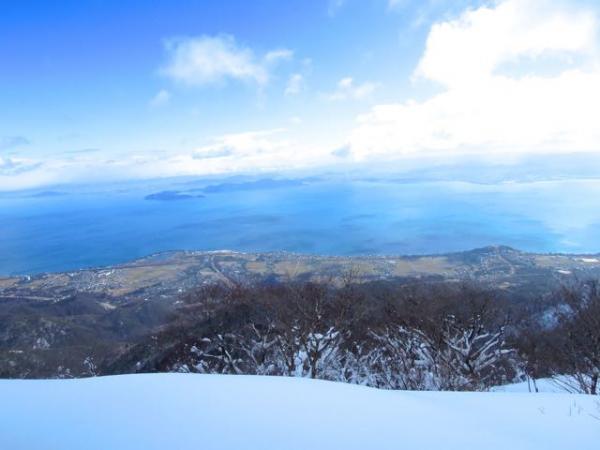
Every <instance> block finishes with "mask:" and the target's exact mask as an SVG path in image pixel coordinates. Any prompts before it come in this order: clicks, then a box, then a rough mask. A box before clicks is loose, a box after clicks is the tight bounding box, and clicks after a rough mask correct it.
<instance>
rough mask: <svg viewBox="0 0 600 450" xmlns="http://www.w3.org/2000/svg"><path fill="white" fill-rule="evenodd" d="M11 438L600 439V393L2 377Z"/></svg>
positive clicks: (60, 449)
mask: <svg viewBox="0 0 600 450" xmlns="http://www.w3.org/2000/svg"><path fill="white" fill-rule="evenodd" d="M0 399H1V404H0V448H2V449H11V450H19V449H27V450H37V449H44V450H54V449H56V450H70V449H74V450H75V449H76V450H83V449H85V450H92V449H99V450H100V449H102V450H106V449H111V450H118V449H127V450H132V449H144V450H150V449H175V450H183V449H194V450H200V449H202V450H210V449H257V450H270V449H273V450H285V449H302V450H304V449H310V450H320V449H327V450H333V449H345V450H346V449H444V450H450V449H460V450H465V449H469V448H485V449H486V450H490V449H510V450H518V449H528V450H529V449H543V450H549V449H566V448H577V449H579V450H584V449H594V450H596V449H598V448H599V447H598V445H599V442H600V420H599V419H597V418H594V417H593V416H592V415H594V416H597V417H600V405H599V404H598V398H594V397H588V396H577V395H567V394H523V393H507V392H495V393H448V392H445V393H440V392H400V391H382V390H376V389H370V388H364V387H360V386H352V385H345V384H338V383H330V382H324V381H312V380H308V379H297V378H275V377H272V378H269V377H251V376H222V375H178V374H160V375H126V376H115V377H104V378H90V379H83V380H57V381H19V380H12V381H9V380H2V381H0Z"/></svg>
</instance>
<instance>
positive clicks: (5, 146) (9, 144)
mask: <svg viewBox="0 0 600 450" xmlns="http://www.w3.org/2000/svg"><path fill="white" fill-rule="evenodd" d="M30 143H31V142H30V141H29V139H27V138H26V137H24V136H3V137H0V150H10V149H13V148H16V147H21V146H23V145H29V144H30Z"/></svg>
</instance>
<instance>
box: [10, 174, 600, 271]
mask: <svg viewBox="0 0 600 450" xmlns="http://www.w3.org/2000/svg"><path fill="white" fill-rule="evenodd" d="M496 244H502V245H509V246H512V247H515V248H518V249H521V250H526V251H535V252H574V253H596V252H599V251H600V180H565V181H547V182H531V183H502V184H493V185H485V184H474V183H465V182H377V181H353V182H350V181H348V182H327V181H319V180H308V181H303V182H297V181H290V182H286V181H284V182H273V181H272V180H267V182H251V183H222V184H216V185H214V184H213V185H211V186H208V187H207V186H204V187H196V186H194V185H186V184H183V183H175V182H172V181H171V182H169V183H166V182H165V183H160V184H156V185H153V184H143V183H141V184H139V185H133V186H125V187H123V186H119V187H114V188H113V187H111V188H105V189H96V190H94V189H92V188H88V189H80V190H74V189H71V190H68V191H65V192H62V191H60V192H55V191H51V192H38V193H35V194H27V195H25V194H3V195H2V196H1V197H0V274H3V275H8V274H31V273H38V272H45V271H64V270H75V269H79V268H84V267H92V266H102V265H111V264H115V263H121V262H125V261H128V260H131V259H134V258H138V257H141V256H145V255H148V254H150V253H155V252H160V251H166V250H177V249H190V250H218V249H231V250H239V251H247V252H269V251H279V250H283V251H290V252H299V253H315V254H335V255H365V254H431V253H444V252H452V251H460V250H467V249H472V248H476V247H482V246H486V245H496Z"/></svg>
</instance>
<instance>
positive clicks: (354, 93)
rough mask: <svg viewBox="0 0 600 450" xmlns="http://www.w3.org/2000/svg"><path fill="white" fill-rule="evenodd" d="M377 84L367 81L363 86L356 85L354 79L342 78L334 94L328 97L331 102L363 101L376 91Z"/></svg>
mask: <svg viewBox="0 0 600 450" xmlns="http://www.w3.org/2000/svg"><path fill="white" fill-rule="evenodd" d="M377 86H378V85H377V83H372V82H370V81H367V82H365V83H362V84H355V83H354V79H352V77H346V78H342V79H341V80H340V81H339V82H338V85H337V88H336V90H335V91H334V92H332V93H331V94H329V95H328V98H329V99H330V100H362V99H364V98H367V97H369V96H370V95H371V94H372V93H373V92H374V91H375V89H377Z"/></svg>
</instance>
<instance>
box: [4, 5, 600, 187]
mask: <svg viewBox="0 0 600 450" xmlns="http://www.w3.org/2000/svg"><path fill="white" fill-rule="evenodd" d="M598 12H599V7H598V5H597V4H595V2H592V1H568V2H567V1H560V0H557V1H553V0H506V1H497V2H496V1H488V2H481V1H475V2H473V1H462V0H458V1H446V0H423V1H410V0H345V1H342V0H333V1H327V0H322V1H318V0H313V1H295V0H292V1H287V2H281V1H260V2H247V1H219V2H209V1H181V0H177V1H168V2H167V1H154V2H147V1H60V2H59V1H57V2H47V1H18V2H17V1H14V2H4V3H3V5H2V6H1V14H0V62H1V68H0V190H11V189H20V188H27V187H35V186H41V185H45V184H53V183H59V182H81V181H103V180H111V179H122V178H125V179H127V178H149V177H161V176H175V175H204V174H215V173H228V172H261V171H278V170H286V169H292V168H298V169H313V168H318V167H333V166H339V165H344V164H352V165H357V164H358V165H361V164H363V165H369V164H373V163H383V164H386V163H387V162H388V161H392V162H393V164H397V165H399V166H401V165H402V161H403V158H407V157H409V158H413V159H414V158H422V159H423V160H424V161H431V160H432V158H433V159H436V158H445V157H448V156H452V155H457V154H470V153H474V154H476V155H477V156H478V157H492V158H500V159H511V158H514V155H521V154H523V153H528V152H534V153H544V152H549V153H556V152H590V151H596V150H597V144H598V142H599V141H598V131H597V130H596V128H597V127H596V126H595V125H594V124H593V123H592V121H591V120H590V117H592V116H593V115H594V114H596V113H600V111H597V108H598V106H596V104H597V103H600V102H597V101H596V100H597V97H598V96H600V93H597V92H596V89H595V87H597V86H598V81H599V80H600V69H599V68H598V61H599V59H598V54H599V52H598V48H599V47H600V46H599V39H598V29H599V26H598ZM549 97H550V98H549ZM546 101H548V102H549V104H550V105H553V107H552V108H548V107H547V106H544V105H543V103H544V102H546ZM465 105H466V106H465ZM574 109H576V110H577V111H579V113H577V114H573V112H572V111H573V110H574ZM519 111H521V113H519ZM553 111H554V112H553ZM513 112H517V113H516V114H514V113H513ZM520 114H521V115H520ZM532 117H536V118H537V119H536V120H534V121H533V122H531V123H527V122H530V121H531V118H532ZM524 122H525V123H524ZM508 131H510V133H509V132H508ZM509 134H510V137H508V136H507V135H509ZM507 155H508V156H507Z"/></svg>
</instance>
